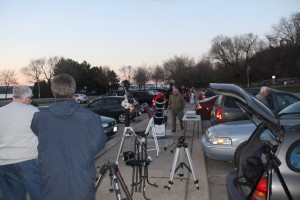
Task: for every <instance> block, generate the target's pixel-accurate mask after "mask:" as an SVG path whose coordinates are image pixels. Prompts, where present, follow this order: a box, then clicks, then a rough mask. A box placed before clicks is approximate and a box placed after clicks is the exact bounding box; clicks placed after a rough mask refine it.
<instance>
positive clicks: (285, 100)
mask: <svg viewBox="0 0 300 200" xmlns="http://www.w3.org/2000/svg"><path fill="white" fill-rule="evenodd" d="M276 100H277V103H278V106H279V110H282V109H284V108H285V107H287V106H288V105H290V104H292V103H295V102H296V101H298V99H296V98H295V97H293V96H291V95H288V94H277V95H276Z"/></svg>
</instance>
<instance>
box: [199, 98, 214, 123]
mask: <svg viewBox="0 0 300 200" xmlns="http://www.w3.org/2000/svg"><path fill="white" fill-rule="evenodd" d="M217 99H218V95H215V96H212V97H209V98H205V99H202V100H200V101H199V102H198V103H197V104H196V107H195V111H196V114H197V115H201V118H203V119H209V118H210V115H211V111H212V109H213V106H214V104H215V102H216V100H217Z"/></svg>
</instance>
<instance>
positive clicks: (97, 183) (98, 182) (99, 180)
mask: <svg viewBox="0 0 300 200" xmlns="http://www.w3.org/2000/svg"><path fill="white" fill-rule="evenodd" d="M106 172H107V167H106V166H102V167H101V168H100V171H99V174H98V176H97V178H96V181H95V188H96V190H95V191H97V190H98V189H99V187H100V185H101V183H102V180H103V178H104V176H105V175H106Z"/></svg>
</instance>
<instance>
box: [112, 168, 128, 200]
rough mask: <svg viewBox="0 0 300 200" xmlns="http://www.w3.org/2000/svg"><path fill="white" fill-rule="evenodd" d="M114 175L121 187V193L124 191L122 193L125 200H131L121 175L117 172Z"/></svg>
mask: <svg viewBox="0 0 300 200" xmlns="http://www.w3.org/2000/svg"><path fill="white" fill-rule="evenodd" d="M116 175H117V178H118V179H119V183H120V184H121V187H122V189H123V191H124V193H125V195H126V197H127V199H128V200H132V197H131V194H130V193H129V190H128V188H127V186H126V184H125V181H124V179H123V177H122V175H121V173H120V172H119V171H118V172H117V173H116Z"/></svg>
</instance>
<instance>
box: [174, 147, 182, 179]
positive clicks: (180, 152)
mask: <svg viewBox="0 0 300 200" xmlns="http://www.w3.org/2000/svg"><path fill="white" fill-rule="evenodd" d="M179 157H180V165H179V166H178V167H177V169H179V177H180V181H182V178H183V176H184V172H183V169H184V168H183V165H182V163H183V162H182V161H183V148H180V150H179ZM176 171H177V170H175V172H176Z"/></svg>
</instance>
